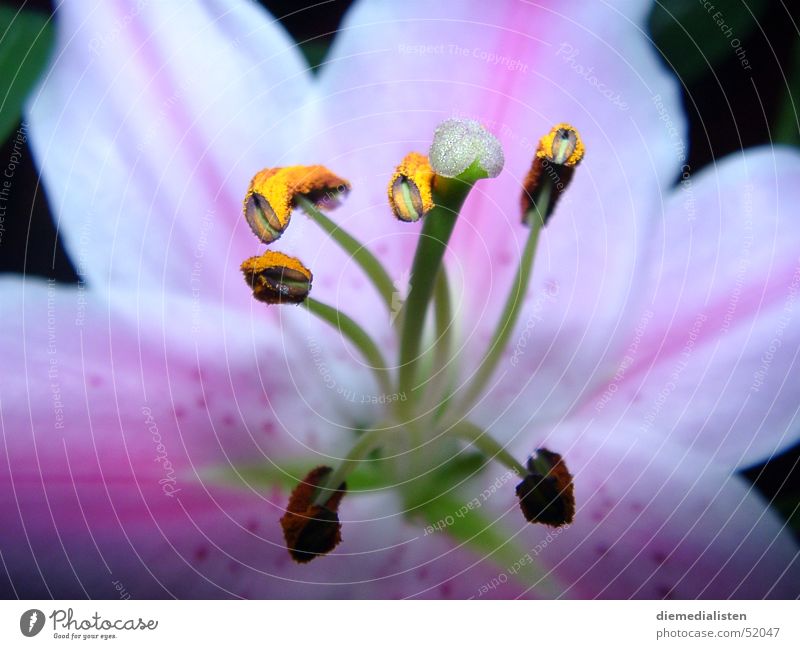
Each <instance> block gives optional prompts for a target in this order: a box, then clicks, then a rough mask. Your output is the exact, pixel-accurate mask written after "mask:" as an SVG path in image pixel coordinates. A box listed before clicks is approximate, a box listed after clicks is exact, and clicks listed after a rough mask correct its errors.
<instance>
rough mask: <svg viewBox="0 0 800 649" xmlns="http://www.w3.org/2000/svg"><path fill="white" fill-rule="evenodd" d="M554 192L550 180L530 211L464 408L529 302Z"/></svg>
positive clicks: (487, 375)
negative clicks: (538, 248) (515, 265)
mask: <svg viewBox="0 0 800 649" xmlns="http://www.w3.org/2000/svg"><path fill="white" fill-rule="evenodd" d="M551 196H552V194H551V187H550V184H549V183H546V184H545V186H544V187H543V188H542V193H541V196H540V198H539V201H538V202H537V204H536V205H535V206H534V208H533V209H531V210H529V211H528V213H527V214H526V222H527V224H528V228H529V232H528V240H527V242H526V243H525V249H524V250H523V252H522V257H521V258H520V260H519V267H518V268H517V275H516V278H515V280H514V284H513V285H512V288H511V292H510V293H509V295H508V298H507V300H506V305H505V308H504V309H503V313H502V314H501V316H500V320H499V321H498V324H497V328H496V330H495V333H494V336H493V337H492V341H491V342H490V343H489V348H488V349H487V350H486V353H485V354H484V356H483V360H482V361H481V364H480V366H479V367H478V369H477V371H476V372H475V378H473V379H472V381H471V383H470V384H469V386H468V387H467V396H466V397H464V401H463V403H464V408H463V409H461V411H464V410H465V409H466V408H469V407H470V406H472V404H473V403H475V401H476V400H477V398H478V397H479V396H480V395H481V393H482V392H483V390H484V389H485V387H486V384H487V383H488V382H489V379H491V378H492V374H494V371H495V369H496V368H497V364H498V363H499V362H500V359H501V358H502V356H503V351H504V350H505V348H506V344H507V343H508V339H509V337H510V336H511V332H512V331H514V326H515V325H516V323H517V319H518V318H519V314H520V312H521V311H522V305H523V304H524V303H525V294H526V293H527V292H528V285H529V284H530V279H531V275H532V274H533V259H534V257H535V255H536V244H537V243H538V242H539V233H540V232H541V230H542V226H543V224H544V215H545V214H547V211H548V209H549V204H550V199H551Z"/></svg>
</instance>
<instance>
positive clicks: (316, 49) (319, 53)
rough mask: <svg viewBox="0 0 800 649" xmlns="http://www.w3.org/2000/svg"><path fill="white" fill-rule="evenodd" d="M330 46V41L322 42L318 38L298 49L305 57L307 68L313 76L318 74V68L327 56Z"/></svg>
mask: <svg viewBox="0 0 800 649" xmlns="http://www.w3.org/2000/svg"><path fill="white" fill-rule="evenodd" d="M330 45H331V41H330V40H322V39H319V38H318V39H315V40H311V41H307V42H305V43H303V45H301V47H300V49H301V51H302V52H303V55H304V56H305V57H306V61H307V62H308V67H309V68H311V71H312V72H313V73H314V74H316V73H318V72H319V70H320V66H321V65H322V62H323V61H324V60H325V56H326V55H327V54H328V49H329V48H330Z"/></svg>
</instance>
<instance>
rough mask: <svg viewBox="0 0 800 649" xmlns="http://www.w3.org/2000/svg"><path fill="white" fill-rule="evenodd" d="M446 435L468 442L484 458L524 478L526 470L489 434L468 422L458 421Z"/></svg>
mask: <svg viewBox="0 0 800 649" xmlns="http://www.w3.org/2000/svg"><path fill="white" fill-rule="evenodd" d="M447 434H448V435H452V436H453V437H458V438H459V439H462V440H464V441H467V442H469V443H470V444H472V445H473V446H474V447H475V448H477V449H478V450H479V451H480V452H481V453H483V454H484V455H485V456H486V457H488V458H489V459H492V460H497V461H498V462H500V463H501V464H503V465H504V466H507V467H508V468H509V469H511V470H512V471H515V472H516V473H517V475H520V476H524V475H526V474H527V473H528V470H527V469H526V468H525V467H524V466H523V465H522V464H520V463H519V462H517V460H516V459H515V458H514V456H513V455H511V453H509V452H508V451H507V450H506V449H505V447H504V446H501V445H500V443H499V442H498V441H497V440H495V439H494V437H492V436H491V435H490V434H489V433H487V432H486V431H485V430H483V429H482V428H479V427H478V426H476V425H475V424H473V423H471V422H469V421H460V422H458V423H457V424H454V425H453V427H452V428H451V429H450V430H449V431H447Z"/></svg>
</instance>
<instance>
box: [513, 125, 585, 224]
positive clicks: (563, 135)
mask: <svg viewBox="0 0 800 649" xmlns="http://www.w3.org/2000/svg"><path fill="white" fill-rule="evenodd" d="M584 152H585V150H584V146H583V141H582V140H581V137H580V135H579V134H578V131H577V130H576V129H575V128H573V127H572V126H570V125H569V124H566V123H561V124H556V125H555V126H554V127H553V128H552V129H551V130H550V132H549V133H548V134H547V135H545V136H544V137H542V139H541V140H539V146H538V148H537V149H536V155H535V156H534V158H533V163H532V164H531V168H530V171H528V175H527V176H526V177H525V182H524V183H523V192H522V214H523V217H522V218H523V223H526V222H527V220H528V213H529V212H530V211H531V210H532V209H533V208H534V205H536V204H537V203H541V202H542V192H543V191H544V189H545V187H548V188H549V189H548V191H549V193H550V197H549V199H548V206H547V209H546V210H542V214H543V215H544V222H545V223H547V220H548V219H549V218H550V215H551V214H552V213H553V210H554V209H555V206H556V203H557V202H558V199H559V197H560V196H561V194H563V193H564V191H566V189H567V187H568V186H569V183H570V181H571V180H572V176H573V174H574V173H575V167H576V166H577V165H578V163H580V161H581V160H582V159H583V154H584Z"/></svg>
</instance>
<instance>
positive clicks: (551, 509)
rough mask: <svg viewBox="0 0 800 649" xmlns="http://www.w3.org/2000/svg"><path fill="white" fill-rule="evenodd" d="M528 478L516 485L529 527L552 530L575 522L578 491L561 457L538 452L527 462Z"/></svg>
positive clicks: (541, 450) (550, 452)
mask: <svg viewBox="0 0 800 649" xmlns="http://www.w3.org/2000/svg"><path fill="white" fill-rule="evenodd" d="M528 471H529V473H528V475H526V476H525V478H524V479H523V480H522V482H520V483H519V484H518V485H517V496H518V497H519V505H520V509H522V513H523V515H524V516H525V520H527V521H528V522H529V523H543V524H545V525H550V526H552V527H560V526H562V525H569V524H570V523H572V521H573V519H574V518H575V489H574V486H573V483H572V475H570V472H569V470H568V469H567V465H566V464H564V460H563V459H562V457H561V456H560V455H559V454H558V453H553V452H552V451H548V450H547V449H545V448H540V449H537V451H536V455H534V456H531V457H530V458H529V459H528Z"/></svg>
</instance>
